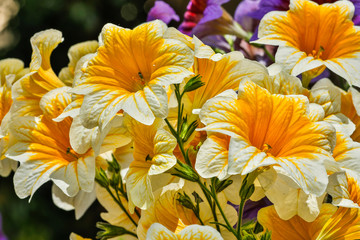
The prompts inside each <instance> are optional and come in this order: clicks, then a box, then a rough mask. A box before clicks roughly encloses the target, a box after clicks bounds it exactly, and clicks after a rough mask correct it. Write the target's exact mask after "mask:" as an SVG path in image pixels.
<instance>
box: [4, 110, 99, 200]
mask: <svg viewBox="0 0 360 240" xmlns="http://www.w3.org/2000/svg"><path fill="white" fill-rule="evenodd" d="M70 125H71V120H70V119H65V120H63V121H62V122H61V123H57V122H54V121H52V120H51V119H49V118H48V117H46V116H42V117H35V118H34V117H21V118H17V119H16V120H13V123H12V124H11V129H10V131H11V133H12V135H13V136H14V138H15V140H16V143H15V144H14V145H13V146H11V147H10V148H9V149H8V151H7V153H6V156H7V157H9V158H11V159H14V160H17V161H20V162H21V165H20V168H21V169H22V170H21V171H18V173H17V174H16V183H15V188H17V189H18V190H17V192H19V196H21V197H23V198H24V197H26V196H28V195H32V194H33V193H34V192H35V190H36V189H37V188H38V187H39V186H40V185H42V184H43V183H44V182H46V181H48V180H50V179H53V181H54V182H55V183H56V184H57V185H58V186H59V187H60V188H61V189H62V190H63V191H64V193H65V194H67V195H69V196H74V195H75V194H76V193H77V192H78V191H79V190H80V189H83V190H84V191H88V192H89V191H91V190H92V186H93V184H94V177H95V159H94V156H93V151H88V152H87V153H85V154H82V155H80V154H77V153H76V152H75V151H74V150H73V149H72V148H71V146H70V142H69V128H70Z"/></svg>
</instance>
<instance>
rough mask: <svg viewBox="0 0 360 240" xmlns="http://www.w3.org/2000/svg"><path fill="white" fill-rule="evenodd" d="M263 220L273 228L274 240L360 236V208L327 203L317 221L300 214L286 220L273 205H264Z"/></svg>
mask: <svg viewBox="0 0 360 240" xmlns="http://www.w3.org/2000/svg"><path fill="white" fill-rule="evenodd" d="M258 221H259V223H260V224H261V225H262V226H263V227H264V228H266V229H268V230H270V231H271V232H272V234H271V237H272V238H271V239H274V240H288V239H291V240H303V239H309V240H340V239H344V240H354V239H359V238H360V230H359V229H360V213H359V209H357V208H342V207H340V208H337V207H335V206H333V205H331V204H328V203H325V204H323V206H322V207H321V211H320V214H319V216H318V217H317V218H316V219H315V220H314V221H313V222H306V221H305V220H303V219H301V218H300V217H299V216H295V217H293V218H291V219H290V220H287V221H286V220H282V219H281V218H279V216H278V215H277V213H276V211H275V208H274V207H273V206H270V207H266V208H263V209H260V211H259V213H258Z"/></svg>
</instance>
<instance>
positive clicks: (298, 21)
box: [255, 0, 360, 86]
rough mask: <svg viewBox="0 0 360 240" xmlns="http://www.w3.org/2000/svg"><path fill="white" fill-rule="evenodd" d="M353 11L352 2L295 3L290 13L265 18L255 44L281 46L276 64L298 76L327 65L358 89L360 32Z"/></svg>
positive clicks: (299, 1) (274, 13)
mask: <svg viewBox="0 0 360 240" xmlns="http://www.w3.org/2000/svg"><path fill="white" fill-rule="evenodd" d="M353 12H354V5H353V4H352V3H351V2H350V1H336V2H335V3H332V4H322V5H318V4H317V3H315V2H313V1H307V0H292V1H291V3H290V10H289V11H287V12H281V11H273V12H269V13H268V14H266V15H265V16H264V17H263V18H262V20H261V22H260V26H259V34H258V36H259V40H257V41H255V42H257V43H263V44H270V45H277V46H279V49H278V52H277V54H276V61H277V62H279V63H282V64H284V66H285V69H287V70H291V73H292V74H293V75H295V76H296V75H298V74H300V73H303V72H308V71H309V70H311V69H316V68H319V67H320V66H322V65H325V66H326V67H328V68H329V69H330V70H332V71H334V72H335V73H336V74H339V75H340V76H342V77H343V78H345V79H346V80H347V81H348V82H349V83H350V84H351V85H357V86H359V84H360V78H359V77H358V76H359V74H358V71H359V70H358V69H357V68H356V66H357V65H358V62H359V60H358V59H359V57H358V56H359V52H360V40H359V36H360V31H359V30H360V29H359V28H358V27H354V23H353V22H352V21H351V17H352V15H353ZM312 74H314V73H312Z"/></svg>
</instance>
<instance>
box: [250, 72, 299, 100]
mask: <svg viewBox="0 0 360 240" xmlns="http://www.w3.org/2000/svg"><path fill="white" fill-rule="evenodd" d="M268 71H269V72H270V71H272V70H271V68H270V67H269V68H268ZM252 81H253V82H255V83H256V84H258V85H259V86H260V87H262V88H265V89H267V90H268V91H269V92H270V93H271V94H283V95H301V94H304V95H305V93H306V90H305V89H304V88H303V86H302V84H301V81H300V79H299V78H297V77H294V76H292V75H290V74H288V73H287V72H285V71H283V70H280V71H279V72H277V73H276V74H270V76H268V77H264V78H262V79H258V80H254V79H252Z"/></svg>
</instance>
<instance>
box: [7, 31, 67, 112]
mask: <svg viewBox="0 0 360 240" xmlns="http://www.w3.org/2000/svg"><path fill="white" fill-rule="evenodd" d="M61 41H62V34H61V32H60V31H58V30H54V29H50V30H46V31H42V32H38V33H36V34H35V35H34V36H33V37H32V38H31V40H30V42H31V47H32V49H33V53H32V56H31V63H30V73H28V74H26V75H25V76H24V77H22V78H21V79H19V81H17V82H16V83H15V84H14V85H13V90H12V91H13V99H14V103H13V105H12V106H11V110H10V112H11V118H14V117H17V116H40V115H41V114H42V110H41V109H40V106H39V102H40V99H41V97H42V96H44V95H45V94H46V93H47V92H49V91H50V90H53V89H55V88H59V87H64V86H65V84H64V83H63V82H62V81H61V80H60V79H59V78H58V77H57V76H56V74H55V73H54V71H53V70H52V68H51V64H50V55H51V53H52V51H53V50H54V49H55V48H56V47H57V45H58V44H59V43H60V42H61Z"/></svg>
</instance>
